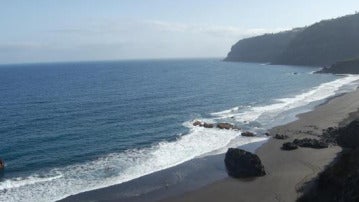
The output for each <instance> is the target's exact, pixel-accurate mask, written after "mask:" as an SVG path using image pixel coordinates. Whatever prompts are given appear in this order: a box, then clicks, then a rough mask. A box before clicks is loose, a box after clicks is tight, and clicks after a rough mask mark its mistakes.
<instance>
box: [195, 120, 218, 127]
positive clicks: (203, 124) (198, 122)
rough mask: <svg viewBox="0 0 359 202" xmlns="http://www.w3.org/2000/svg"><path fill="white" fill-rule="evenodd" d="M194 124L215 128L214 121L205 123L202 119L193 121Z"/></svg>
mask: <svg viewBox="0 0 359 202" xmlns="http://www.w3.org/2000/svg"><path fill="white" fill-rule="evenodd" d="M193 125H194V126H200V127H205V128H213V127H214V124H212V123H205V122H200V121H195V122H194V123H193Z"/></svg>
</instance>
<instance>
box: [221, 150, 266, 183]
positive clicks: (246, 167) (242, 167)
mask: <svg viewBox="0 0 359 202" xmlns="http://www.w3.org/2000/svg"><path fill="white" fill-rule="evenodd" d="M224 163H225V165H226V168H227V172H228V175H229V176H232V177H235V178H245V177H256V176H263V175H265V174H266V173H265V171H264V166H263V165H262V162H261V160H260V159H259V157H258V156H257V155H255V154H252V153H250V152H247V151H244V150H242V149H236V148H229V149H228V151H227V153H226V157H225V159H224Z"/></svg>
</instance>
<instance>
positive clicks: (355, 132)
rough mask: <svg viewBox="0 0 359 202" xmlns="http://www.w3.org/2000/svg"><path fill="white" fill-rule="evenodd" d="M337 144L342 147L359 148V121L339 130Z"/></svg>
mask: <svg viewBox="0 0 359 202" xmlns="http://www.w3.org/2000/svg"><path fill="white" fill-rule="evenodd" d="M337 142H338V144H339V145H340V146H342V147H349V148H355V147H358V146H359V120H355V121H352V122H351V123H350V124H349V125H347V126H346V127H343V128H340V129H339V135H338V137H337Z"/></svg>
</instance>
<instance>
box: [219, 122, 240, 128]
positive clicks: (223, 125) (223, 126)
mask: <svg viewBox="0 0 359 202" xmlns="http://www.w3.org/2000/svg"><path fill="white" fill-rule="evenodd" d="M217 128H219V129H227V130H230V129H234V130H240V128H239V127H236V126H234V125H232V124H230V123H219V124H217Z"/></svg>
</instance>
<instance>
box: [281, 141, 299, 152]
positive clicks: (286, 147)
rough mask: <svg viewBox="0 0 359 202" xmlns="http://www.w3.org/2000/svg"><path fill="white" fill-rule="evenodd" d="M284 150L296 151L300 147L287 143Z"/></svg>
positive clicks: (283, 147)
mask: <svg viewBox="0 0 359 202" xmlns="http://www.w3.org/2000/svg"><path fill="white" fill-rule="evenodd" d="M282 149H283V150H288V151H289V150H295V149H298V146H297V145H296V144H294V143H293V142H286V143H284V144H283V145H282Z"/></svg>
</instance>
